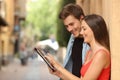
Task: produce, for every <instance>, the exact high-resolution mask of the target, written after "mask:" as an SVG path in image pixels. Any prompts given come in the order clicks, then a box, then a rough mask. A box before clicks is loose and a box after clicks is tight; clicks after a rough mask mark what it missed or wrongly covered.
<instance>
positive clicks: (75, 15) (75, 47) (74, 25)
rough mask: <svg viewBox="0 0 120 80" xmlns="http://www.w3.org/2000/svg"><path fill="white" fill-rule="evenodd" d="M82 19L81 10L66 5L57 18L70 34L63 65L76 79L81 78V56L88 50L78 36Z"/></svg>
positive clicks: (71, 5)
mask: <svg viewBox="0 0 120 80" xmlns="http://www.w3.org/2000/svg"><path fill="white" fill-rule="evenodd" d="M83 17H84V13H83V10H82V8H81V7H80V6H79V5H76V4H68V5H66V6H65V7H64V8H63V9H62V10H61V12H60V14H59V18H60V19H61V20H63V23H64V25H65V27H66V29H67V30H68V31H69V32H70V33H71V37H70V40H69V43H68V47H67V54H66V57H65V60H64V64H63V65H64V67H65V68H66V69H67V70H68V71H70V72H71V73H72V74H74V75H76V76H78V77H80V76H81V75H80V69H81V66H82V56H84V55H85V53H86V50H87V48H88V46H87V45H86V44H85V43H83V41H84V40H83V38H82V36H81V35H80V30H81V19H82V18H83ZM83 60H84V57H83Z"/></svg>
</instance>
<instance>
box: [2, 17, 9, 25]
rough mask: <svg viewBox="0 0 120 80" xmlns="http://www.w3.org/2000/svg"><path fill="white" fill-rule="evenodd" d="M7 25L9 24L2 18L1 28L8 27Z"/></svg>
mask: <svg viewBox="0 0 120 80" xmlns="http://www.w3.org/2000/svg"><path fill="white" fill-rule="evenodd" d="M7 25H8V24H7V22H6V21H5V20H4V19H3V18H2V17H1V16H0V27H6V26H7Z"/></svg>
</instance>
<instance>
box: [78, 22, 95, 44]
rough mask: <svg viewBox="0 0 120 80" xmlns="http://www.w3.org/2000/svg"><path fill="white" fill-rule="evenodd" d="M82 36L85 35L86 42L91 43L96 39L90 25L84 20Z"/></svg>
mask: <svg viewBox="0 0 120 80" xmlns="http://www.w3.org/2000/svg"><path fill="white" fill-rule="evenodd" d="M80 34H82V35H83V38H84V42H86V43H90V42H91V41H92V40H93V39H94V34H93V31H92V30H91V28H90V27H89V25H88V24H87V23H86V22H85V21H84V20H83V21H82V24H81V31H80Z"/></svg>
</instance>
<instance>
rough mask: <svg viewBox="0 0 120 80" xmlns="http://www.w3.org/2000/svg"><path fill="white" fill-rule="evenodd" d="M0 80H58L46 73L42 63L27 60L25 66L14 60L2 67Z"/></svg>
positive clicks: (45, 66)
mask: <svg viewBox="0 0 120 80" xmlns="http://www.w3.org/2000/svg"><path fill="white" fill-rule="evenodd" d="M0 80H58V78H57V77H56V76H53V75H51V74H50V73H49V72H48V69H47V65H46V64H45V63H44V62H43V61H38V60H36V59H35V60H29V61H28V64H27V65H26V66H22V65H21V64H20V60H19V59H14V61H13V62H12V63H10V64H9V65H8V66H4V67H2V69H1V71H0Z"/></svg>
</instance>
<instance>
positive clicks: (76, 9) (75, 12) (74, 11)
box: [59, 3, 84, 20]
mask: <svg viewBox="0 0 120 80" xmlns="http://www.w3.org/2000/svg"><path fill="white" fill-rule="evenodd" d="M69 15H72V16H74V17H75V18H76V19H80V17H81V16H84V12H83V10H82V8H81V7H80V6H79V5H77V4H72V3H70V4H67V5H66V6H64V7H63V9H62V10H61V11H60V14H59V18H60V19H63V20H64V19H66V18H67V17H68V16H69Z"/></svg>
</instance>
